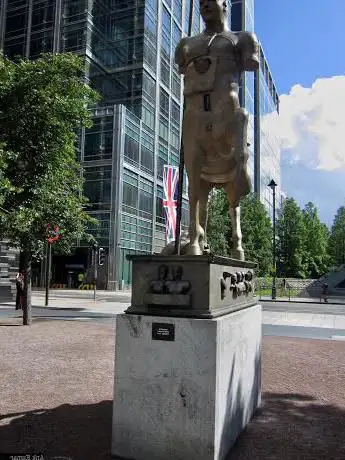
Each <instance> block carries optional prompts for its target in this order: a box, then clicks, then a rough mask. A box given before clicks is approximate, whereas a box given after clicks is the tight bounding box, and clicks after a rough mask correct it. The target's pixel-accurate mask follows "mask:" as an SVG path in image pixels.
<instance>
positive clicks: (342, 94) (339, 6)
mask: <svg viewBox="0 0 345 460" xmlns="http://www.w3.org/2000/svg"><path fill="white" fill-rule="evenodd" d="M344 18H345V0H327V1H325V0H289V1H282V0H255V27H256V33H257V35H258V37H259V40H260V41H261V42H262V44H263V47H264V50H265V54H266V57H267V59H268V61H269V66H270V68H271V71H272V74H273V78H274V80H275V82H276V85H277V89H278V92H279V94H280V95H281V117H280V118H281V122H280V127H279V130H280V132H281V135H282V187H283V190H284V191H285V192H286V193H287V194H288V195H289V196H292V197H294V198H296V199H297V201H298V202H299V204H300V205H301V206H304V204H305V203H306V202H308V201H313V202H314V203H315V204H316V205H317V207H318V208H319V214H320V217H321V219H322V220H323V221H324V222H325V223H327V224H328V225H330V224H331V223H332V221H333V216H334V214H335V212H336V210H337V208H338V207H339V206H341V205H343V204H345V147H344V146H345V142H344V141H343V140H342V139H343V137H345V27H344ZM334 77H337V78H334ZM296 85H297V86H296Z"/></svg>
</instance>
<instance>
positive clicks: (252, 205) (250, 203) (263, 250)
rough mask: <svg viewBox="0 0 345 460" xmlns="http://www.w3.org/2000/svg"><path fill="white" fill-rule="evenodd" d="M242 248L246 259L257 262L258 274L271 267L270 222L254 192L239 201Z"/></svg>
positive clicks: (263, 273)
mask: <svg viewBox="0 0 345 460" xmlns="http://www.w3.org/2000/svg"><path fill="white" fill-rule="evenodd" d="M241 224H242V234H243V248H244V252H245V255H246V259H247V260H250V261H253V262H256V263H257V264H258V275H259V276H264V275H266V274H268V273H270V270H271V268H272V239H273V238H272V236H273V234H272V224H271V220H270V218H269V215H268V212H267V210H266V208H265V206H264V204H263V203H262V202H261V201H260V200H258V198H257V197H256V195H255V194H250V195H247V196H246V197H245V198H244V199H243V200H242V201H241Z"/></svg>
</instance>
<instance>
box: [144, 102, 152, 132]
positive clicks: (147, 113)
mask: <svg viewBox="0 0 345 460" xmlns="http://www.w3.org/2000/svg"><path fill="white" fill-rule="evenodd" d="M142 121H143V123H144V124H145V125H146V126H147V127H148V128H150V129H152V130H154V128H155V110H154V108H153V107H152V106H151V105H150V104H144V105H143V109H142Z"/></svg>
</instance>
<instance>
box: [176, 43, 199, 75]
mask: <svg viewBox="0 0 345 460" xmlns="http://www.w3.org/2000/svg"><path fill="white" fill-rule="evenodd" d="M204 41H205V36H204V35H203V34H199V35H194V36H193V37H183V38H182V39H181V40H180V41H179V43H178V44H177V46H176V50H175V63H176V64H177V65H178V66H179V71H180V73H184V67H185V65H186V64H187V62H188V61H189V60H190V59H191V58H192V57H193V56H194V54H195V55H197V54H198V53H199V47H200V45H202V44H203V43H204Z"/></svg>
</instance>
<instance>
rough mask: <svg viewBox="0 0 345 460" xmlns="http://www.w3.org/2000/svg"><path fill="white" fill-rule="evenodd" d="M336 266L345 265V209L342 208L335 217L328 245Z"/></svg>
mask: <svg viewBox="0 0 345 460" xmlns="http://www.w3.org/2000/svg"><path fill="white" fill-rule="evenodd" d="M328 250H329V254H330V256H331V261H332V263H333V264H334V265H341V264H345V207H344V206H341V207H340V208H339V209H338V210H337V212H336V215H335V216H334V220H333V225H332V228H331V233H330V237H329V245H328Z"/></svg>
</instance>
